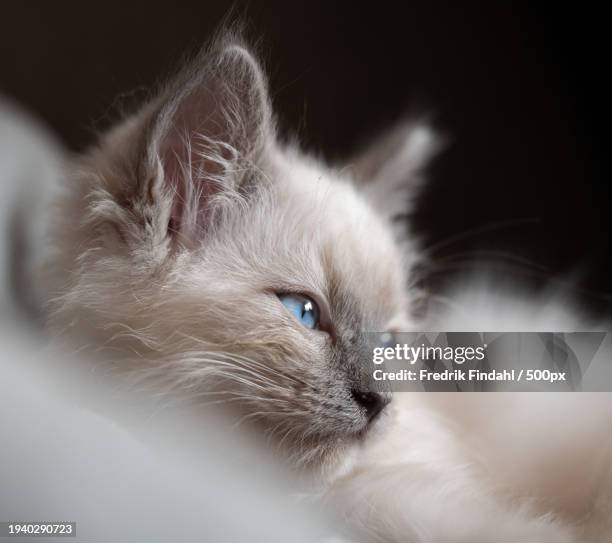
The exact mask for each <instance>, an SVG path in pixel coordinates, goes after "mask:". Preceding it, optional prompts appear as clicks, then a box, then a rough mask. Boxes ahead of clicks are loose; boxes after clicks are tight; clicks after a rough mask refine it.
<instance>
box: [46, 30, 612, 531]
mask: <svg viewBox="0 0 612 543" xmlns="http://www.w3.org/2000/svg"><path fill="white" fill-rule="evenodd" d="M438 146H439V142H438V139H437V138H436V136H435V135H434V134H433V132H432V130H431V129H430V128H429V127H428V126H426V125H422V124H419V123H405V124H403V125H400V126H399V127H398V128H396V129H395V130H394V131H392V132H391V133H390V134H389V135H387V136H386V137H385V138H383V139H382V141H381V142H379V143H377V144H375V145H373V146H372V147H371V148H369V149H366V150H365V151H364V152H363V153H362V154H361V155H360V156H358V157H356V158H355V159H354V160H353V161H351V163H350V164H348V165H347V166H346V167H342V168H336V169H333V168H330V167H328V166H326V165H325V164H323V163H322V162H320V161H319V160H316V159H315V158H313V157H311V156H309V155H307V154H305V153H304V152H303V151H301V150H300V149H299V147H298V146H297V145H294V144H287V143H284V142H282V141H280V139H279V138H278V137H277V135H276V130H275V120H274V115H273V113H272V109H271V104H270V98H269V95H268V90H267V84H266V78H265V75H264V73H263V71H262V68H261V67H260V65H259V63H258V62H257V60H256V59H255V57H254V56H253V54H252V53H251V52H249V50H248V48H247V47H246V46H245V45H244V44H243V42H242V41H241V40H240V38H239V37H237V36H235V35H231V34H227V35H225V36H224V37H223V38H221V39H218V40H216V41H215V42H214V44H213V45H212V46H211V47H210V48H209V49H208V50H207V51H205V52H203V53H201V54H200V55H199V56H198V57H197V58H196V59H195V60H194V61H193V62H191V63H190V64H189V65H188V66H187V67H186V68H185V69H183V70H182V71H181V73H179V74H178V75H177V76H176V77H175V78H174V79H173V80H172V81H171V82H170V83H169V84H167V85H166V86H165V87H163V88H162V89H161V90H160V91H159V93H158V94H157V95H155V96H153V97H152V98H151V99H150V100H149V101H148V102H147V103H146V104H145V105H144V106H143V107H142V108H141V110H140V111H138V112H136V113H135V114H134V115H132V116H131V117H128V118H127V119H125V120H124V121H123V122H121V123H120V124H119V125H118V126H116V127H115V128H113V129H112V130H111V131H110V132H109V133H108V134H106V135H104V136H103V137H102V138H101V139H100V141H99V143H98V144H97V145H96V146H95V147H93V148H92V149H90V150H89V151H88V152H87V153H85V154H84V155H82V156H80V157H78V158H77V159H75V160H74V161H73V162H72V163H71V164H70V165H69V167H68V173H67V183H66V186H65V188H64V193H63V195H62V196H61V197H60V198H59V200H58V210H59V212H58V214H57V218H56V221H55V223H54V224H53V226H52V243H51V247H52V248H53V252H52V254H51V255H50V257H49V264H48V266H47V267H46V269H45V270H44V273H43V275H44V277H43V279H44V281H45V284H46V285H47V288H48V289H49V292H51V293H52V294H51V295H50V300H49V304H48V323H49V327H50V330H51V331H52V333H53V334H54V335H55V336H56V337H58V338H63V339H64V340H65V341H66V343H68V344H71V345H72V346H76V347H78V348H79V350H80V351H81V352H90V353H95V354H96V355H97V356H99V357H101V359H102V360H103V361H104V362H107V363H108V365H109V367H110V368H113V369H117V370H119V371H121V372H123V373H124V374H125V379H126V380H128V381H129V382H131V383H135V382H138V383H146V384H147V385H148V386H153V387H155V388H156V389H160V390H161V391H163V392H167V393H168V394H176V395H179V396H183V397H189V398H190V399H192V400H193V402H194V404H195V405H196V406H199V408H200V409H208V408H210V407H209V406H211V405H212V404H214V405H216V406H222V408H223V409H224V411H225V412H228V413H231V414H232V415H233V416H235V417H236V420H237V422H238V423H239V424H240V425H241V427H249V428H251V429H252V430H253V431H255V432H258V433H260V434H261V435H262V436H264V438H265V439H267V440H268V441H269V442H270V443H271V444H272V447H273V449H276V450H278V451H280V452H281V455H282V457H283V458H285V459H287V461H288V462H289V463H290V464H291V465H293V466H294V467H296V468H297V469H299V470H307V471H309V472H315V473H317V474H319V475H320V476H321V477H322V479H323V480H327V481H329V486H328V487H327V490H326V491H325V493H326V495H327V496H329V497H330V498H331V497H335V498H337V499H338V500H339V502H340V503H341V504H342V506H343V507H344V508H345V509H346V515H347V516H349V517H352V518H354V520H355V523H356V524H357V525H359V526H361V527H362V529H363V530H364V533H365V534H367V536H368V537H373V538H374V539H375V540H382V541H423V542H425V541H453V542H454V541H466V542H467V541H470V542H474V541H500V542H504V541H516V540H521V541H559V542H562V541H574V540H575V539H574V538H575V537H577V536H575V534H574V532H573V531H572V530H571V529H570V528H569V524H568V525H564V524H561V523H557V522H553V520H552V519H551V518H550V517H548V516H546V515H543V514H542V511H541V510H540V509H538V508H537V507H534V508H532V509H528V508H527V506H526V504H525V503H523V504H522V505H521V506H519V507H517V506H516V505H515V504H513V503H511V501H510V500H506V501H504V499H502V498H500V497H499V496H498V493H497V491H496V489H493V488H492V487H493V486H494V485H493V484H492V483H491V484H488V483H486V477H485V476H484V475H483V470H481V469H479V468H478V467H477V466H478V465H479V464H478V462H477V459H476V455H475V452H474V448H475V447H470V446H468V445H467V444H466V443H467V442H465V441H464V440H462V436H461V434H457V433H454V432H453V430H452V428H453V426H452V425H451V424H450V423H448V422H445V421H444V420H441V419H440V415H439V409H437V408H436V407H434V406H430V405H429V400H426V399H423V398H421V397H420V396H417V395H414V396H410V398H404V399H402V401H399V402H398V401H395V402H394V403H393V404H392V406H393V405H394V406H395V407H393V408H391V407H389V406H388V404H389V401H390V395H389V394H388V393H387V392H385V391H381V390H379V389H378V387H376V386H375V383H373V382H371V381H369V380H368V378H367V376H365V375H364V372H363V368H364V367H367V363H368V362H369V361H370V351H369V349H368V348H367V338H366V332H368V331H379V332H381V331H392V330H408V329H417V328H418V326H419V324H420V323H419V321H418V320H417V319H416V317H415V316H414V315H415V310H416V308H417V307H418V305H419V299H420V297H421V293H420V292H419V291H418V289H416V288H415V287H414V286H413V284H414V269H415V266H416V264H417V263H418V262H419V261H420V255H419V252H418V248H417V244H416V243H415V242H414V241H413V240H411V239H400V238H399V237H398V233H397V232H396V228H395V221H394V219H395V218H396V216H397V215H398V214H399V213H405V212H406V210H407V209H409V207H410V204H411V201H412V199H413V197H414V196H415V195H416V194H417V192H418V188H419V185H420V182H421V173H422V170H423V168H424V167H425V165H426V164H427V162H428V160H429V159H430V158H431V157H432V155H433V154H434V153H435V152H436V150H437V148H438ZM544 411H545V410H544ZM609 420H610V419H606V421H609ZM385 426H386V427H387V428H386V430H387V431H386V432H383V430H384V429H385ZM370 434H372V435H370Z"/></svg>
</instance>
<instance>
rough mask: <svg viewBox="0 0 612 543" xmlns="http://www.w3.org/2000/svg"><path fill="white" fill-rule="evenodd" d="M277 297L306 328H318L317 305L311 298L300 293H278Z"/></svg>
mask: <svg viewBox="0 0 612 543" xmlns="http://www.w3.org/2000/svg"><path fill="white" fill-rule="evenodd" d="M278 299H279V300H280V301H281V303H282V304H283V305H284V306H285V307H286V308H287V309H288V310H289V311H290V312H291V314H293V316H294V317H295V318H296V319H297V320H299V321H300V322H301V323H302V324H303V325H304V326H305V327H306V328H310V329H311V330H316V329H317V328H319V307H318V306H317V304H316V303H315V302H314V301H313V300H311V299H310V298H308V297H307V296H302V295H300V294H279V295H278Z"/></svg>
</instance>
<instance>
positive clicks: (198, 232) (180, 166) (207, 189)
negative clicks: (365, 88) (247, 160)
mask: <svg viewBox="0 0 612 543" xmlns="http://www.w3.org/2000/svg"><path fill="white" fill-rule="evenodd" d="M224 122H225V119H224V115H223V109H222V107H220V104H219V103H217V101H216V100H215V98H214V97H213V96H212V94H211V92H210V90H209V89H205V88H200V89H196V90H195V91H193V92H192V93H191V94H190V95H188V96H186V97H183V98H182V100H181V103H180V104H179V106H178V108H177V110H176V111H175V112H174V116H173V120H172V127H171V128H170V130H169V132H168V134H166V136H165V137H164V140H163V143H162V147H161V149H160V154H161V160H162V164H163V170H164V182H165V184H166V187H167V188H168V189H169V190H170V191H171V194H172V195H173V197H172V201H173V203H172V210H171V224H170V228H171V229H172V233H173V234H175V235H177V234H178V235H180V236H181V237H182V238H184V239H188V240H191V241H194V240H196V239H198V238H200V237H201V236H202V235H203V234H204V233H205V231H206V229H207V226H208V218H209V213H208V211H209V206H210V203H211V200H212V199H213V197H214V195H215V194H217V193H219V192H220V191H221V190H222V188H223V183H222V178H223V176H224V174H225V173H226V172H225V171H224V170H225V168H226V163H227V161H228V159H229V158H230V157H229V156H228V153H227V151H226V150H225V149H224V146H223V145H222V144H220V143H219V142H222V141H224V140H226V139H228V136H227V134H223V132H224V131H225V130H224V127H223V124H224Z"/></svg>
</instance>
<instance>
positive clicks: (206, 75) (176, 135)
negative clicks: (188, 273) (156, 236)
mask: <svg viewBox="0 0 612 543" xmlns="http://www.w3.org/2000/svg"><path fill="white" fill-rule="evenodd" d="M273 139H274V127H273V121H272V113H271V107H270V100H269V97H268V90H267V83H266V78H265V75H264V72H263V70H262V68H261V67H260V65H259V63H258V61H257V60H256V59H255V57H254V56H253V55H252V54H251V53H250V52H249V50H248V48H247V46H246V45H244V42H243V41H242V40H241V39H240V38H239V37H237V36H236V34H224V35H223V37H222V38H221V39H218V40H216V41H215V42H214V43H213V45H212V46H211V47H210V48H208V49H206V50H204V51H203V52H201V53H200V54H199V55H198V56H197V57H196V59H195V60H194V61H192V62H190V63H188V65H187V66H186V67H185V68H184V69H183V70H182V71H181V72H180V73H179V75H178V76H177V77H176V78H175V79H173V80H172V81H171V82H170V83H169V84H168V85H167V86H166V87H165V88H164V89H163V91H162V92H161V94H160V96H159V97H158V98H157V99H156V100H155V101H154V107H153V114H152V115H151V116H150V120H149V123H148V126H147V127H146V129H145V138H144V140H143V143H144V149H143V152H142V153H141V154H140V157H141V163H140V165H139V167H138V170H137V171H138V173H137V175H138V179H139V181H138V183H139V196H140V197H141V198H142V199H144V200H145V201H147V202H148V204H149V205H153V206H155V207H157V208H158V209H157V213H160V212H161V213H168V215H169V221H168V224H169V230H170V232H171V233H172V234H178V235H180V238H181V240H182V241H183V242H185V241H187V242H191V243H193V242H194V241H196V240H197V239H198V237H199V236H200V235H201V233H202V232H203V231H205V230H206V228H207V221H208V218H209V216H210V212H211V210H212V209H213V208H214V206H215V200H217V201H218V200H223V199H226V200H227V198H228V196H229V197H231V194H232V193H236V192H238V191H240V192H243V191H244V190H245V187H244V182H245V180H246V179H247V178H248V180H249V182H252V179H253V175H250V174H251V173H252V172H253V171H254V170H257V166H256V165H257V163H258V161H259V159H260V157H261V155H262V153H263V152H264V149H265V147H266V145H267V144H268V143H269V142H271V141H272V140H273ZM159 208H161V209H159Z"/></svg>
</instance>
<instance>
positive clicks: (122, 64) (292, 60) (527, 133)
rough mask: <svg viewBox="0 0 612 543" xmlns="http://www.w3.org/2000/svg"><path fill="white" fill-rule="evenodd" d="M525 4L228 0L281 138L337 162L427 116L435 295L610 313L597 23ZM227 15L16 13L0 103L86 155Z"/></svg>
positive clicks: (174, 10) (67, 5)
mask: <svg viewBox="0 0 612 543" xmlns="http://www.w3.org/2000/svg"><path fill="white" fill-rule="evenodd" d="M531 4H532V5H530V6H529V5H528V4H527V3H525V5H524V6H523V7H520V6H519V5H518V4H516V3H514V4H512V5H511V4H509V3H508V4H505V5H503V4H502V3H493V2H481V3H473V2H472V3H469V2H450V1H449V2H446V3H442V2H406V3H399V2H398V3H397V4H393V3H386V2H380V1H374V2H368V3H367V4H364V6H365V7H359V6H358V5H357V4H356V3H355V2H335V3H331V2H323V1H310V2H281V1H267V2H254V1H253V2H250V3H248V4H247V3H245V2H236V3H234V5H235V12H236V13H237V14H239V15H241V16H243V17H244V16H245V15H246V19H247V20H248V21H249V29H250V35H251V36H253V37H256V38H262V49H263V51H264V53H265V61H266V64H267V66H268V67H269V70H270V76H271V82H272V90H273V99H274V103H275V105H276V107H277V110H278V112H279V114H280V117H281V120H282V125H283V127H284V128H285V130H286V131H287V132H296V131H297V132H298V133H299V134H300V135H301V138H302V140H303V141H304V143H305V145H307V146H308V147H309V148H311V149H314V150H316V151H318V152H321V153H323V154H324V155H325V156H327V157H329V158H331V159H337V158H341V157H343V156H346V155H347V153H349V152H350V151H351V150H353V149H354V148H355V146H356V145H358V144H360V143H361V142H363V141H364V140H366V139H367V137H368V135H370V134H372V133H373V132H375V131H377V130H378V129H380V128H382V127H385V126H387V125H389V124H390V123H392V122H393V121H394V119H397V118H399V117H400V116H401V115H403V114H404V113H406V112H410V111H414V110H417V111H418V110H420V109H421V108H423V107H424V108H426V109H428V110H430V111H433V112H435V114H436V115H435V120H436V124H437V126H438V127H439V128H440V129H441V130H442V131H443V132H444V133H445V134H446V135H447V136H448V137H449V139H450V142H451V145H450V146H449V147H448V149H447V151H446V152H445V153H444V154H443V155H442V156H441V157H440V158H439V160H438V161H437V163H436V165H435V166H434V167H433V168H432V171H431V183H430V185H429V188H428V189H427V191H426V192H425V194H424V196H423V200H422V206H421V207H420V210H419V212H418V213H417V215H416V217H415V221H416V226H417V229H418V231H419V232H420V233H421V234H422V235H423V236H424V238H425V240H426V243H427V244H428V245H431V244H436V243H439V242H441V241H443V240H448V239H449V238H451V239H453V240H454V241H453V242H452V243H451V242H450V241H449V242H448V243H445V244H443V245H442V246H441V247H440V249H439V250H438V251H435V252H434V253H433V255H432V256H433V262H434V268H433V273H432V274H431V279H432V281H433V282H434V284H436V283H438V282H440V281H443V280H446V278H448V277H449V274H452V273H455V272H458V271H462V270H465V269H466V268H467V267H469V266H470V262H472V261H474V260H475V259H476V258H483V257H486V258H487V259H488V260H489V261H491V262H493V263H494V264H495V265H494V269H496V270H498V272H497V273H499V274H500V275H503V276H515V277H516V278H519V279H523V280H526V281H529V282H533V283H534V284H537V283H539V282H541V281H542V280H543V279H544V278H550V277H551V276H555V277H557V278H561V279H563V278H564V279H568V278H571V279H572V280H575V281H577V282H578V283H579V285H580V288H581V290H580V292H581V295H582V296H583V297H584V299H585V300H586V301H587V302H588V303H589V304H590V305H591V307H592V308H593V309H609V307H610V305H609V301H610V299H612V298H611V296H610V294H611V293H612V283H611V280H610V279H611V278H612V265H611V257H610V254H609V246H610V242H609V239H608V235H609V232H610V226H611V218H610V216H611V213H610V212H611V211H612V204H611V202H610V199H609V198H608V192H607V182H608V180H607V171H606V170H605V169H604V165H603V160H604V151H603V147H604V143H605V142H607V134H606V130H605V129H604V121H603V111H602V109H603V107H604V104H605V103H606V101H607V93H606V92H605V91H604V87H603V83H604V80H605V76H606V70H607V67H608V64H609V63H608V61H607V59H608V54H607V51H606V49H605V32H604V30H605V29H604V23H605V20H606V18H605V17H604V13H603V10H602V12H600V13H597V12H594V11H592V8H591V9H590V10H589V9H588V8H586V7H585V8H580V7H578V8H576V7H575V6H572V8H570V7H567V8H562V7H560V4H559V3H558V4H557V5H555V6H554V9H553V8H552V6H545V5H542V4H541V3H538V7H535V6H534V5H533V4H534V3H531ZM400 5H401V6H402V7H401V8H400V7H399V6H400ZM229 7H230V4H229V3H228V2H222V1H206V0H200V1H197V2H187V1H179V0H176V1H173V2H153V1H148V2H144V1H140V2H130V3H128V2H121V3H119V2H115V1H113V0H106V1H103V2H82V1H79V2H44V3H43V2H40V5H35V4H34V5H32V3H26V2H13V3H12V6H11V8H10V9H7V7H6V6H4V7H3V10H4V12H3V14H2V23H1V32H0V66H1V68H2V69H1V70H0V92H3V93H5V94H8V95H9V96H12V97H13V98H15V99H17V100H18V101H19V102H20V103H22V104H23V105H25V106H26V107H28V108H30V109H32V110H34V111H35V112H36V113H37V114H39V115H40V116H41V117H42V118H43V119H45V120H46V122H47V123H48V124H49V125H50V126H51V127H52V129H53V130H55V131H56V132H57V133H58V134H59V135H60V136H61V138H62V139H63V140H64V141H65V142H66V143H67V144H68V145H69V146H70V147H72V148H74V149H79V148H82V147H83V146H84V145H86V144H87V143H89V142H91V141H92V140H93V138H94V135H95V131H96V130H100V129H103V128H104V127H105V126H107V125H108V124H109V123H110V122H112V120H113V119H115V118H116V117H117V115H118V114H119V113H118V112H119V111H120V110H121V109H122V108H123V107H126V106H125V104H130V103H131V102H134V101H135V100H137V99H138V97H139V95H141V94H142V90H143V89H146V88H147V87H148V86H150V85H151V84H152V83H154V82H155V81H156V80H157V79H159V78H160V77H163V75H164V74H166V73H168V72H169V71H171V70H172V68H173V67H174V66H175V64H176V62H177V61H178V60H179V59H180V58H181V55H182V54H183V53H185V52H186V51H190V50H191V51H192V50H194V49H196V48H197V47H198V46H199V45H201V44H202V43H203V42H204V41H205V40H206V39H207V37H209V36H210V35H211V33H212V32H213V31H214V30H215V29H216V27H217V25H218V24H219V21H220V20H221V19H222V18H223V17H224V16H225V15H226V14H227V12H228V9H229ZM455 236H456V237H455ZM501 265H503V266H501ZM502 268H503V271H502Z"/></svg>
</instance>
